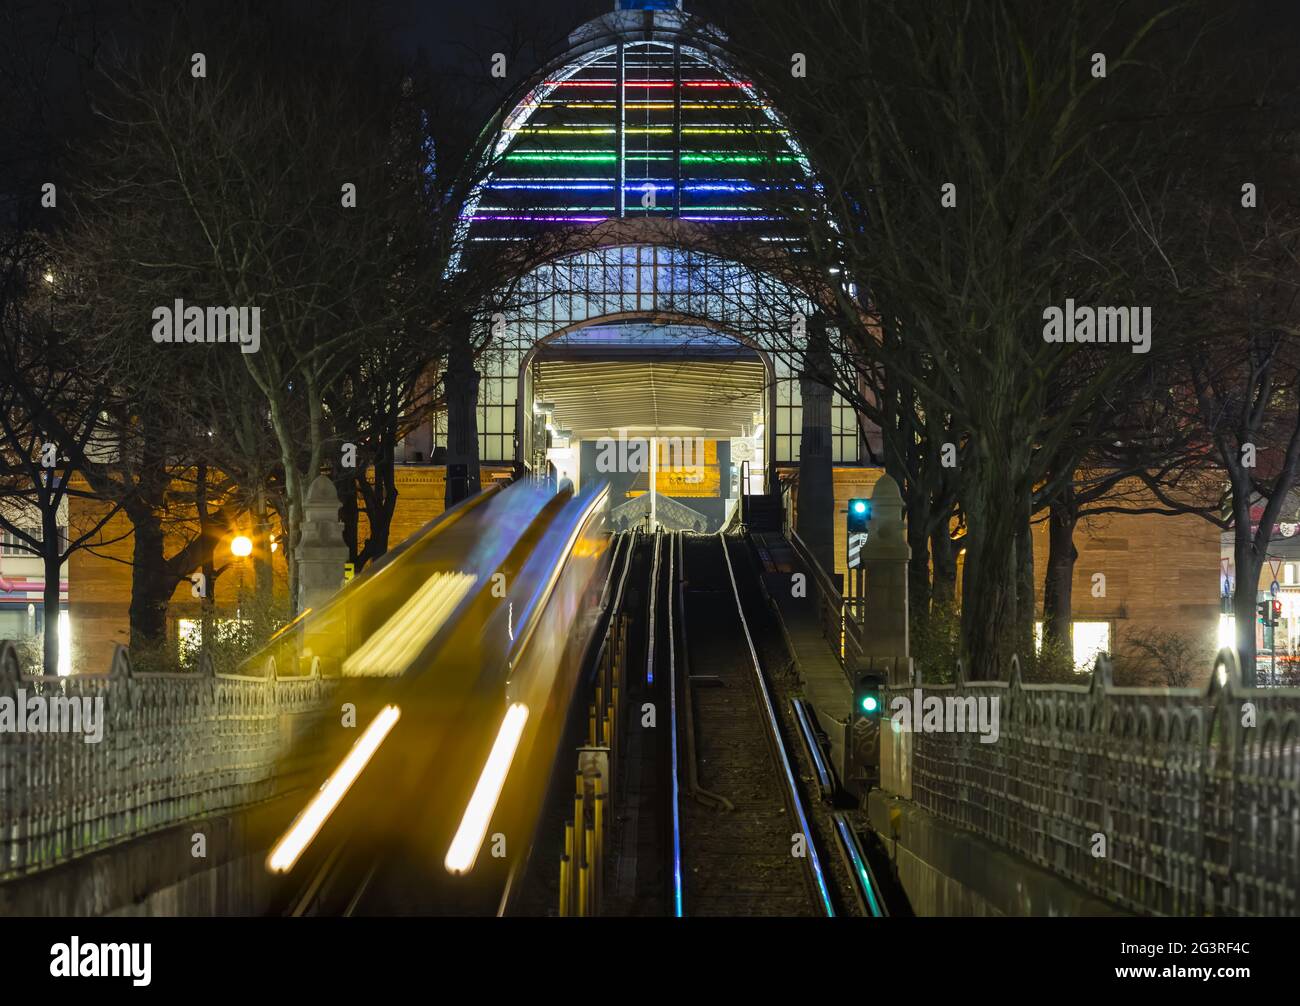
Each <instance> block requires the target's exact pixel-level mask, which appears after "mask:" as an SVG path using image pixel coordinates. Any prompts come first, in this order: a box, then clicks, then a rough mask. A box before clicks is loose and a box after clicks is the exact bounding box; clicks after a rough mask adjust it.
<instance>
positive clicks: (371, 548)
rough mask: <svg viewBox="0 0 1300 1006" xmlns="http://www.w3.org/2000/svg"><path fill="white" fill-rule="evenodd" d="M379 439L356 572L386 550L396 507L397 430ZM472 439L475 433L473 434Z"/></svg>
mask: <svg viewBox="0 0 1300 1006" xmlns="http://www.w3.org/2000/svg"><path fill="white" fill-rule="evenodd" d="M390 432H391V436H385V437H383V438H382V439H381V440H380V443H379V448H378V451H377V452H376V455H375V480H374V489H373V492H372V494H371V500H370V502H369V503H368V504H367V509H366V513H367V515H368V516H369V518H370V533H369V534H368V535H367V536H366V544H365V547H364V548H363V549H362V550H361V553H360V562H359V564H358V565H357V572H360V571H361V568H362V566H363V565H364V564H365V563H367V562H373V561H374V560H375V559H378V558H379V557H380V556H381V555H383V554H384V553H385V552H387V551H388V535H389V532H390V531H391V530H392V526H393V512H394V511H395V510H396V509H397V473H396V470H395V469H396V461H395V452H394V446H395V444H396V439H397V432H396V430H392V431H390ZM474 439H475V440H476V441H477V439H478V437H477V436H476V437H475V438H474Z"/></svg>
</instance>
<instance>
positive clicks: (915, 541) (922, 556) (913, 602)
mask: <svg viewBox="0 0 1300 1006" xmlns="http://www.w3.org/2000/svg"><path fill="white" fill-rule="evenodd" d="M909 495H911V496H913V497H916V496H920V495H924V496H925V501H924V504H923V505H922V504H921V503H920V501H917V500H915V499H914V500H913V501H912V502H913V503H916V504H917V505H915V506H909V507H908V509H907V545H908V548H910V549H911V557H910V558H909V559H908V570H907V600H908V608H909V609H910V610H909V611H908V617H909V618H911V619H912V620H913V621H915V620H917V619H919V618H926V617H927V616H929V614H930V547H929V540H928V536H927V535H926V533H925V529H926V528H927V527H928V526H929V524H930V515H929V493H924V494H922V493H919V492H917V491H915V490H913V492H912V493H910V494H909Z"/></svg>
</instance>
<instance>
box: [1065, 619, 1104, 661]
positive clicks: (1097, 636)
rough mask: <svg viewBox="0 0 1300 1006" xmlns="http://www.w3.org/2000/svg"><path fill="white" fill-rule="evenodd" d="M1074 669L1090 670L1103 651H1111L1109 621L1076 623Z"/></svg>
mask: <svg viewBox="0 0 1300 1006" xmlns="http://www.w3.org/2000/svg"><path fill="white" fill-rule="evenodd" d="M1073 635H1074V669H1075V670H1076V671H1079V672H1083V671H1089V670H1091V669H1092V666H1093V664H1095V663H1096V662H1097V657H1098V655H1099V654H1102V653H1109V652H1110V623H1109V622H1075V623H1074V632H1073Z"/></svg>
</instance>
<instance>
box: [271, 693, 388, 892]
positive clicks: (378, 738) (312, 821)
mask: <svg viewBox="0 0 1300 1006" xmlns="http://www.w3.org/2000/svg"><path fill="white" fill-rule="evenodd" d="M401 715H402V711H401V710H400V709H398V708H397V706H384V708H383V709H381V710H380V711H379V715H378V716H376V717H375V718H374V719H373V720H372V721H371V722H370V726H368V727H366V732H365V733H363V734H362V735H361V736H360V737H358V738H357V742H356V743H355V744H353V745H352V750H351V751H349V752H348V753H347V757H346V758H344V759H343V761H342V762H340V763H339V767H338V768H336V769H335V770H334V774H333V775H331V776H330V777H329V778H328V779H326V780H325V784H324V785H323V786H321V788H320V790H319V791H317V793H316V795H315V796H314V797H312V800H311V803H309V804H307V806H306V807H305V808H304V809H303V811H302V813H301V814H299V815H298V817H297V818H296V819H295V820H294V822H293V824H292V825H291V826H290V827H289V830H288V831H287V832H285V834H284V837H283V838H281V839H280V841H279V842H277V843H276V844H275V848H274V849H272V850H271V855H270V856H268V857H267V859H266V868H267V870H269V871H270V872H271V873H288V872H289V870H291V869H293V864H294V863H296V862H298V857H300V856H301V855H302V854H303V852H304V850H306V848H307V846H309V845H310V844H311V841H312V839H313V838H315V837H316V835H317V833H318V832H319V831H320V830H321V828H322V827H323V826H324V824H325V822H326V821H327V820H329V816H330V815H331V814H333V813H334V808H336V807H337V806H338V805H339V801H340V800H342V799H343V797H344V795H345V794H346V793H347V791H348V790H349V789H351V787H352V784H353V783H354V782H356V781H357V777H358V776H359V775H361V770H362V769H364V768H365V767H366V764H367V763H368V762H369V761H370V759H371V758H372V757H374V754H375V752H376V751H378V750H379V745H380V744H382V743H383V742H384V738H385V737H387V736H388V733H389V731H390V730H392V729H393V725H394V724H395V723H396V722H397V720H398V717H400V716H401Z"/></svg>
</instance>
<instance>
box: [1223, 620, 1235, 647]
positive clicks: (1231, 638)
mask: <svg viewBox="0 0 1300 1006" xmlns="http://www.w3.org/2000/svg"><path fill="white" fill-rule="evenodd" d="M1236 645H1237V622H1236V619H1234V618H1233V617H1232V616H1231V615H1220V616H1219V649H1223V648H1224V647H1225V646H1236Z"/></svg>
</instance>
